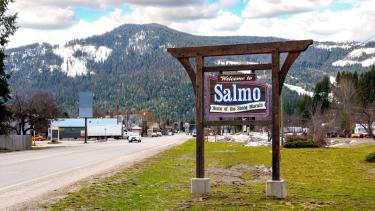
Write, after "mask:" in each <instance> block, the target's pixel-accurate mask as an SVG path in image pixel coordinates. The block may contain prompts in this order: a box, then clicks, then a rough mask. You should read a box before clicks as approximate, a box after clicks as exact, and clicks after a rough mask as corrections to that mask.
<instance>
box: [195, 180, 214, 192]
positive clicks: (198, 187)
mask: <svg viewBox="0 0 375 211" xmlns="http://www.w3.org/2000/svg"><path fill="white" fill-rule="evenodd" d="M209 192H210V178H192V179H191V193H192V194H205V193H209Z"/></svg>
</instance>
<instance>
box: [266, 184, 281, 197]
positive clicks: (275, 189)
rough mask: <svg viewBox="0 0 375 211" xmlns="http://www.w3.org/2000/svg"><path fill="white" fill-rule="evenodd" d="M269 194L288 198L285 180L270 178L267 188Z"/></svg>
mask: <svg viewBox="0 0 375 211" xmlns="http://www.w3.org/2000/svg"><path fill="white" fill-rule="evenodd" d="M266 194H267V196H273V197H277V198H279V199H285V198H286V189H285V181H284V180H268V181H267V188H266Z"/></svg>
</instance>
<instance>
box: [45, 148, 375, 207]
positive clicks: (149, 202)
mask: <svg viewBox="0 0 375 211" xmlns="http://www.w3.org/2000/svg"><path fill="white" fill-rule="evenodd" d="M205 150H206V152H205V153H206V171H207V172H206V174H207V177H211V178H212V180H213V186H212V188H211V189H212V193H211V194H208V195H192V194H190V179H191V178H192V177H194V172H195V163H194V160H195V157H194V156H195V142H193V141H189V142H187V143H185V144H183V145H181V146H178V147H175V148H173V149H171V150H169V151H166V152H164V153H162V154H160V155H158V156H156V157H153V158H150V159H148V160H146V161H144V162H142V163H140V164H137V165H135V166H133V167H131V168H129V169H126V170H124V171H122V172H119V173H117V174H115V175H113V176H111V177H108V178H106V179H103V180H102V181H99V182H97V183H93V184H91V185H89V186H88V187H86V188H83V189H81V190H80V191H78V192H74V193H70V194H68V196H67V197H65V198H64V199H62V200H60V201H58V202H57V203H55V204H53V205H52V206H51V209H52V210H63V209H68V210H82V209H83V210H92V209H101V210H167V209H168V210H174V209H177V210H180V209H183V210H264V209H271V210H290V209H296V210H302V209H324V210H374V209H375V200H374V198H375V164H374V163H367V162H365V161H364V156H365V155H367V154H368V153H370V152H372V151H373V150H374V146H360V147H354V148H326V149H321V148H313V149H285V148H284V149H282V152H281V153H282V155H281V156H282V163H281V170H282V176H283V178H284V179H285V180H287V182H288V183H287V191H288V197H287V199H286V200H278V199H273V198H267V197H266V196H265V181H266V180H267V179H269V178H270V172H269V167H270V165H271V148H269V147H243V146H241V145H239V144H235V143H207V144H206V147H205Z"/></svg>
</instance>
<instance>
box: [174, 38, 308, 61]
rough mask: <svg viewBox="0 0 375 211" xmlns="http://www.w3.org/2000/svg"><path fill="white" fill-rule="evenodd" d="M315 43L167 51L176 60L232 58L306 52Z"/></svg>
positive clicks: (302, 41)
mask: <svg viewBox="0 0 375 211" xmlns="http://www.w3.org/2000/svg"><path fill="white" fill-rule="evenodd" d="M312 43H313V41H312V40H298V41H284V42H270V43H251V44H236V45H220V46H200V47H186V48H168V49H167V51H168V52H169V53H171V54H172V55H173V56H174V57H176V58H183V57H189V58H190V57H196V56H204V57H207V56H231V55H246V54H268V53H272V52H273V51H275V50H276V49H278V51H279V52H280V53H285V52H290V51H304V50H306V49H307V47H309V45H311V44H312Z"/></svg>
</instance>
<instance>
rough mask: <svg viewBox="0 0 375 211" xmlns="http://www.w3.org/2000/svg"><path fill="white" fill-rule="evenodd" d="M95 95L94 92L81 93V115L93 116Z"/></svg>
mask: <svg viewBox="0 0 375 211" xmlns="http://www.w3.org/2000/svg"><path fill="white" fill-rule="evenodd" d="M92 104H93V95H92V92H80V93H79V117H87V118H91V117H92V116H93V109H92Z"/></svg>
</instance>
